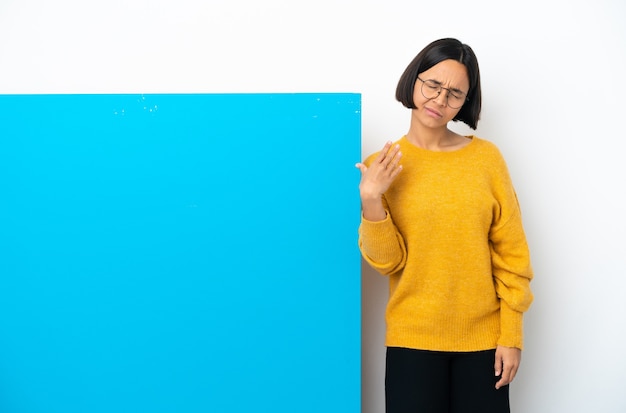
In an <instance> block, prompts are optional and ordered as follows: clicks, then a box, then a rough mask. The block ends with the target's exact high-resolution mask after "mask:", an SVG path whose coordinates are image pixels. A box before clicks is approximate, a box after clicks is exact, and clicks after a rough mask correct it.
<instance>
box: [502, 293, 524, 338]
mask: <svg viewBox="0 0 626 413" xmlns="http://www.w3.org/2000/svg"><path fill="white" fill-rule="evenodd" d="M523 321H524V314H523V313H520V312H519V311H515V310H513V309H511V307H509V306H508V305H507V303H506V302H505V301H504V300H500V339H499V340H498V345H500V346H505V347H516V348H519V349H520V350H522V349H523V348H524V328H523Z"/></svg>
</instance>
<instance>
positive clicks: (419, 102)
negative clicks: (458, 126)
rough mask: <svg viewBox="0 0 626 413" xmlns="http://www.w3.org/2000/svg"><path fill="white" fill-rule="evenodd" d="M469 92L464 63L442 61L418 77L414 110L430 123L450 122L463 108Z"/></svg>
mask: <svg viewBox="0 0 626 413" xmlns="http://www.w3.org/2000/svg"><path fill="white" fill-rule="evenodd" d="M468 91H469V78H468V76H467V69H466V68H465V66H464V65H463V64H462V63H459V62H457V61H456V60H443V61H441V62H439V63H437V64H436V65H434V66H433V67H431V68H430V69H428V70H426V71H424V72H422V73H420V74H419V75H418V78H417V79H416V80H415V87H414V90H413V102H414V103H415V106H416V108H417V109H416V110H414V112H417V113H416V115H417V116H418V118H419V119H420V120H421V121H422V122H423V123H425V124H427V125H430V126H441V125H447V124H448V122H449V121H451V120H452V119H453V118H454V117H455V116H456V115H457V113H459V110H461V107H462V105H463V103H464V102H465V98H466V97H467V93H468ZM451 106H452V107H451Z"/></svg>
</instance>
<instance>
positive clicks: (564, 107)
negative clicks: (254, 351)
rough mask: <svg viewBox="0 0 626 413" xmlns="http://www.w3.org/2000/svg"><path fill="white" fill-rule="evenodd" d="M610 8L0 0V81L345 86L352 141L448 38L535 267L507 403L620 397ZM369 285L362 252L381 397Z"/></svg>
mask: <svg viewBox="0 0 626 413" xmlns="http://www.w3.org/2000/svg"><path fill="white" fill-rule="evenodd" d="M625 17H626V3H624V2H622V1H621V0H594V1H591V0H586V1H582V0H570V1H564V0H563V1H549V0H543V1H538V0H528V1H520V2H517V3H507V2H495V1H494V2H492V1H473V2H469V1H466V0H465V1H464V0H449V1H447V2H443V3H442V2H435V3H433V2H420V1H415V0H405V1H401V0H386V1H384V2H382V1H379V2H374V1H367V0H349V1H340V0H315V1H313V0H311V1H307V2H304V1H293V0H292V1H287V0H285V1H278V0H268V1H257V0H214V1H210V0H207V1H202V0H170V1H166V0H160V1H159V0H151V1H148V0H135V1H132V0H127V1H122V0H107V1H97V2H96V1H86V0H58V1H55V2H50V1H46V0H0V93H157V92H165V93H169V92H172V93H173V92H189V93H205V92H206V93H211V92H309V91H310V92H360V93H362V99H363V155H367V154H369V153H370V152H373V151H375V150H377V149H378V148H379V147H380V146H382V144H383V143H384V142H385V141H386V140H388V139H397V138H399V137H400V136H401V135H402V134H403V133H404V132H405V131H406V130H407V127H408V116H409V113H408V112H407V110H405V109H404V108H402V107H401V105H399V104H398V103H396V102H395V101H394V98H393V97H394V90H395V84H396V82H397V79H398V77H399V76H400V74H401V72H402V70H403V69H404V67H405V66H406V65H407V64H408V62H409V61H410V60H411V59H412V58H413V57H414V55H415V54H416V53H417V52H418V51H419V50H420V49H421V48H422V47H423V46H424V45H426V43H428V42H430V41H431V40H434V39H436V38H439V37H445V36H453V37H457V38H459V39H460V40H462V41H464V42H466V43H468V44H470V45H471V46H472V47H473V48H474V51H475V52H476V54H477V55H478V58H479V62H480V65H481V71H482V76H483V78H482V80H483V93H484V110H483V114H482V120H481V122H480V126H479V129H478V131H477V134H478V135H480V136H482V137H484V138H487V139H490V140H492V141H493V142H495V143H496V144H498V145H499V146H500V148H501V149H502V151H503V152H504V154H505V156H506V158H507V160H508V162H509V167H510V169H511V174H512V176H513V179H514V181H515V183H516V186H517V190H518V194H519V197H520V201H521V204H522V208H523V212H524V216H525V223H526V229H527V234H528V238H529V242H530V246H531V249H532V253H533V259H534V268H535V272H536V279H535V281H533V284H532V286H533V288H534V292H535V296H536V301H535V303H534V305H533V307H532V308H531V310H530V312H529V313H528V315H527V317H526V350H525V352H524V361H523V365H522V369H521V371H520V373H519V375H518V378H517V380H516V382H515V384H514V386H513V387H512V401H513V404H514V407H515V409H514V411H515V412H518V413H524V412H527V413H537V412H548V413H551V412H557V413H560V412H568V413H577V412H581V413H583V412H584V413H587V412H589V411H598V412H623V411H626V399H625V398H624V397H623V394H622V387H623V383H624V382H625V381H626V356H625V355H624V352H623V349H624V348H626V331H625V330H626V322H625V321H624V315H626V299H624V291H626V258H625V251H626V248H625V247H626V241H625V237H624V234H626V205H625V202H626V201H624V192H625V191H624V188H625V183H624V180H625V179H624V178H626V166H625V165H626V162H625V161H624V159H623V156H622V154H623V149H624V141H625V140H626V132H624V129H623V125H624V118H623V113H624V108H625V107H626V80H625V79H624V74H626V29H625V28H624V27H625V26H624V24H623V20H624V18H625ZM245 110H254V108H246V109H245ZM242 117H245V112H244V111H243V110H242ZM455 128H457V129H458V130H460V131H466V129H465V128H463V127H461V126H455ZM0 138H1V137H0ZM356 161H357V160H356V159H354V160H347V161H346V168H352V167H353V163H354V162H356ZM311 162H312V163H311V165H307V166H304V167H311V168H315V167H317V166H318V165H319V167H323V164H322V163H321V160H319V159H311ZM355 173H356V170H355ZM355 196H358V194H357V191H356V188H355ZM329 288H331V287H330V286H329ZM386 294H387V285H386V280H385V279H384V278H382V277H380V276H378V275H376V274H374V273H373V272H372V271H371V270H369V269H368V268H365V269H364V271H363V412H366V413H380V412H382V411H383V368H384V346H383V334H384V320H383V311H384V305H385V299H386ZM329 345H332V344H331V343H329Z"/></svg>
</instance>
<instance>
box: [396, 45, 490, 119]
mask: <svg viewBox="0 0 626 413" xmlns="http://www.w3.org/2000/svg"><path fill="white" fill-rule="evenodd" d="M448 59H452V60H456V61H457V62H459V63H461V64H463V65H464V66H465V68H466V69H467V76H468V77H469V85H470V86H469V92H468V93H467V101H466V102H465V104H464V105H463V106H462V107H461V110H460V111H459V113H457V115H456V116H455V117H454V119H452V120H453V121H461V122H464V123H465V124H467V126H469V127H470V128H472V129H476V126H477V124H478V119H479V118H480V109H481V93H480V71H479V70H478V60H477V59H476V55H475V54H474V51H473V50H472V48H471V47H469V46H468V45H466V44H463V43H461V42H460V41H458V40H457V39H451V38H446V39H439V40H435V41H434V42H432V43H430V44H429V45H428V46H426V47H425V48H424V49H422V51H421V52H419V54H418V55H417V56H415V58H414V59H413V61H412V62H411V63H410V64H409V65H408V66H407V68H406V69H405V70H404V73H403V74H402V76H401V77H400V81H399V82H398V87H397V88H396V99H397V100H398V101H399V102H400V103H402V104H403V105H404V106H406V107H407V108H409V109H415V103H414V102H413V89H414V88H415V82H416V81H417V75H419V74H420V73H422V72H424V71H426V70H428V69H430V68H431V67H433V66H434V65H436V64H437V63H439V62H441V61H444V60H448Z"/></svg>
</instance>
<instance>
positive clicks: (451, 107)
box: [417, 76, 469, 109]
mask: <svg viewBox="0 0 626 413" xmlns="http://www.w3.org/2000/svg"><path fill="white" fill-rule="evenodd" d="M417 80H419V81H420V82H422V86H420V93H421V94H422V96H424V98H426V99H428V100H433V99H436V98H438V97H439V95H441V91H442V90H446V91H447V92H448V93H446V105H447V106H448V107H449V108H450V109H461V108H462V107H463V105H464V104H465V102H467V101H469V98H468V97H467V93H465V92H461V93H462V94H463V95H464V98H463V101H462V103H461V106H459V107H458V108H455V107H453V106H451V105H450V94H451V93H452V92H454V93H458V89H457V90H454V91H453V90H452V89H450V88H447V87H443V86H441V84H439V82H437V81H436V80H434V79H426V80H422V79H420V77H419V76H418V77H417ZM428 81H430V82H434V83H435V84H436V85H437V86H438V87H439V90H438V91H437V95H436V96H433V97H432V98H429V97H428V96H426V95H425V94H424V85H425V84H426V82H428Z"/></svg>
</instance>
